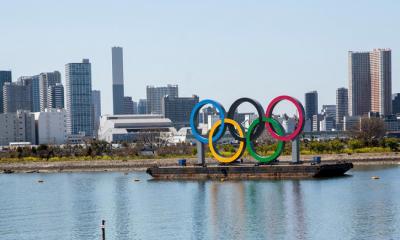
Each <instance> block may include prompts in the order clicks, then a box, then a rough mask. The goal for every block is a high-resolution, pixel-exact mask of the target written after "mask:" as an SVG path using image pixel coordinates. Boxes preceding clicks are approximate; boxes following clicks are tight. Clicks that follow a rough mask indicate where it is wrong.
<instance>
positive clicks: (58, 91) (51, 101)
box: [46, 83, 64, 109]
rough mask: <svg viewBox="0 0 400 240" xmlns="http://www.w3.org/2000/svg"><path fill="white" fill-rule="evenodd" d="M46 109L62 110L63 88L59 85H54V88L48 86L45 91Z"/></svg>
mask: <svg viewBox="0 0 400 240" xmlns="http://www.w3.org/2000/svg"><path fill="white" fill-rule="evenodd" d="M46 108H48V109H51V108H59V109H60V108H64V86H63V85H62V84H61V83H56V85H54V86H49V88H48V90H47V107H46Z"/></svg>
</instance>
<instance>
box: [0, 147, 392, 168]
mask: <svg viewBox="0 0 400 240" xmlns="http://www.w3.org/2000/svg"><path fill="white" fill-rule="evenodd" d="M314 156H315V155H301V159H302V160H303V161H305V162H308V161H310V160H311V159H312V157H314ZM318 156H321V157H322V162H324V161H349V162H353V164H354V165H356V166H357V165H392V164H400V154H398V153H397V152H396V153H393V152H392V153H390V152H386V153H355V154H321V155H318ZM182 158H185V157H184V156H182V157H181V158H158V159H155V158H147V159H144V158H142V159H139V158H136V159H129V158H127V159H107V160H104V159H101V158H90V159H87V158H84V159H82V158H78V157H76V158H65V159H64V158H60V159H57V160H55V159H49V160H41V159H35V160H33V161H32V159H29V160H28V161H26V160H25V159H9V160H2V161H1V162H0V173H1V172H8V173H10V172H24V173H34V172H99V171H119V172H129V171H143V170H145V169H146V168H148V167H151V166H155V165H157V166H176V165H177V162H178V159H182ZM185 159H186V160H187V162H188V164H189V165H191V164H195V163H196V161H197V160H196V158H193V157H190V158H185ZM290 160H291V156H290V155H285V156H281V157H280V158H279V161H280V162H289V161H290ZM206 161H207V163H211V164H212V163H217V162H216V161H215V160H213V159H211V158H207V159H206ZM244 162H249V163H256V162H255V161H254V160H253V159H250V158H246V157H245V158H244Z"/></svg>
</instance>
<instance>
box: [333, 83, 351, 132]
mask: <svg viewBox="0 0 400 240" xmlns="http://www.w3.org/2000/svg"><path fill="white" fill-rule="evenodd" d="M348 115H349V92H348V90H347V88H338V89H337V90H336V128H337V129H338V130H343V129H344V128H343V118H344V117H345V116H348Z"/></svg>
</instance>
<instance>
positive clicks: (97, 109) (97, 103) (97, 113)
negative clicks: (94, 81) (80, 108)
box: [92, 90, 101, 136]
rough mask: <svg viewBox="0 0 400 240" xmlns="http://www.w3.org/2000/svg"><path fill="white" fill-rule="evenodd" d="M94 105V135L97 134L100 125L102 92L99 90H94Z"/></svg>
mask: <svg viewBox="0 0 400 240" xmlns="http://www.w3.org/2000/svg"><path fill="white" fill-rule="evenodd" d="M92 106H93V124H94V129H93V131H94V134H93V135H94V136H97V132H98V130H99V125H100V117H101V94H100V91H99V90H93V91H92Z"/></svg>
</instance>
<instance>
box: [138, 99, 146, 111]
mask: <svg viewBox="0 0 400 240" xmlns="http://www.w3.org/2000/svg"><path fill="white" fill-rule="evenodd" d="M146 113H147V99H139V103H138V114H146Z"/></svg>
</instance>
